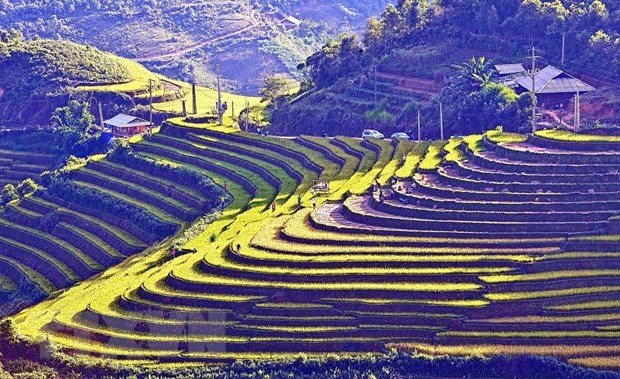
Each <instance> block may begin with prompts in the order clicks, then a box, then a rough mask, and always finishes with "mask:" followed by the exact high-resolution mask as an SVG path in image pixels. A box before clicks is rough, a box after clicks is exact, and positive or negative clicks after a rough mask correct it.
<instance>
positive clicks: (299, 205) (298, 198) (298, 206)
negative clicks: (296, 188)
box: [297, 195, 301, 209]
mask: <svg viewBox="0 0 620 379" xmlns="http://www.w3.org/2000/svg"><path fill="white" fill-rule="evenodd" d="M297 209H301V195H297Z"/></svg>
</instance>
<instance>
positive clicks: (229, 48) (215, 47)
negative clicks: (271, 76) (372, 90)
mask: <svg viewBox="0 0 620 379" xmlns="http://www.w3.org/2000/svg"><path fill="white" fill-rule="evenodd" d="M385 4H387V0H373V1H368V2H362V3H361V4H358V2H356V1H350V0H344V1H343V0H339V1H336V0H330V1H327V2H316V1H307V0H300V1H286V2H283V1H274V0H264V1H259V2H252V1H249V0H217V1H212V0H208V1H207V0H200V1H186V0H174V1H151V2H143V1H137V0H127V1H122V2H100V1H94V0H86V1H80V2H79V3H78V2H17V1H9V2H0V25H3V27H6V28H17V29H19V30H21V31H22V32H23V33H24V34H25V35H26V37H28V38H32V37H33V36H34V35H39V36H41V37H45V38H54V39H56V38H65V39H70V40H72V41H75V42H80V43H90V44H92V45H94V46H97V47H98V48H101V49H103V50H106V51H111V52H114V53H116V54H118V55H121V56H124V57H128V58H133V59H138V60H140V61H141V62H144V63H145V64H146V65H147V66H148V67H149V68H151V69H157V71H159V72H161V73H163V74H166V75H168V76H170V77H174V78H177V79H181V80H186V81H198V82H199V83H201V84H211V83H213V82H214V75H213V73H214V65H215V64H217V63H219V64H221V65H222V68H223V70H222V74H223V76H224V78H225V79H227V83H228V84H229V86H230V88H233V87H234V88H242V89H244V90H245V92H247V93H248V94H255V93H257V86H258V84H259V82H260V76H261V75H263V73H275V72H279V73H286V72H288V73H290V74H296V70H295V67H296V66H297V64H298V63H299V62H301V61H302V60H303V58H304V57H305V56H307V55H309V54H310V53H311V52H312V50H313V49H314V48H316V47H318V46H319V45H320V44H322V43H324V42H325V41H326V38H327V37H328V36H330V35H331V36H334V35H337V34H338V33H339V32H340V31H342V30H351V29H353V30H358V29H359V28H360V27H361V26H363V25H364V22H365V19H366V18H367V17H368V16H370V15H372V14H375V12H379V11H380V10H381V9H382V8H383V6H385ZM288 15H294V16H295V17H297V18H299V19H301V20H304V22H303V24H302V25H301V26H300V27H299V28H296V29H291V30H287V29H286V28H283V27H281V25H280V21H281V20H282V19H283V18H284V17H286V16H288ZM326 21H327V22H328V23H326Z"/></svg>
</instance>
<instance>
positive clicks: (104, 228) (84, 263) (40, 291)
mask: <svg viewBox="0 0 620 379" xmlns="http://www.w3.org/2000/svg"><path fill="white" fill-rule="evenodd" d="M2 154H3V156H13V157H17V156H19V158H15V159H20V160H24V161H25V162H30V165H31V166H32V167H35V165H36V167H38V170H39V171H42V170H43V168H50V167H48V166H45V164H46V163H47V162H48V161H49V160H50V159H49V157H47V156H43V155H39V154H30V153H28V155H26V153H14V152H8V151H7V152H2ZM22 155H23V156H22ZM14 167H15V168H17V167H18V164H17V163H15V164H14ZM20 167H23V165H22V166H20ZM22 172H23V173H24V175H26V174H28V175H32V176H33V177H35V178H36V177H37V176H38V175H35V174H34V169H33V171H32V173H31V171H22ZM165 174H166V173H165V172H163V170H162V171H161V172H155V173H147V172H142V171H140V170H136V169H133V168H130V167H128V166H125V165H123V164H119V163H114V162H112V161H109V160H99V161H96V160H93V161H91V162H89V163H88V164H87V165H86V166H85V167H82V168H80V169H78V170H75V171H72V172H71V173H69V174H68V175H66V178H65V180H68V181H70V182H71V183H72V184H73V185H74V186H76V188H82V189H86V188H88V189H92V190H97V191H99V192H100V193H105V194H106V195H107V196H109V198H110V199H112V201H113V202H114V203H116V205H118V206H119V207H123V206H133V207H135V209H139V210H142V211H143V212H144V213H143V215H150V216H149V217H150V218H152V219H157V220H160V222H161V223H162V224H163V225H167V226H168V229H169V230H170V232H169V233H168V234H166V233H159V232H154V231H153V230H152V229H149V228H147V227H146V226H145V225H143V224H140V223H136V222H134V221H131V220H128V219H123V218H122V217H119V215H115V214H113V213H109V212H106V211H103V210H101V209H99V208H98V207H97V204H83V203H81V202H80V201H77V200H76V199H75V198H73V197H72V194H70V193H60V194H55V193H52V192H51V191H49V190H39V191H37V192H35V193H34V194H31V195H27V196H26V197H24V198H23V199H21V200H19V201H14V202H11V203H9V204H7V206H6V209H5V210H4V212H3V213H2V214H0V275H1V276H0V279H1V278H4V279H3V280H2V281H0V285H1V286H2V288H3V289H5V290H12V291H19V292H21V294H22V296H21V297H20V301H18V302H15V301H14V300H12V299H11V298H10V297H2V299H1V300H0V307H2V312H1V314H4V315H6V314H7V313H11V312H14V311H15V310H16V309H19V308H23V307H24V305H27V303H33V302H37V301H40V300H42V299H43V298H45V297H47V295H50V294H54V293H57V291H59V290H63V289H66V288H68V287H71V286H72V285H74V284H76V283H79V282H82V281H83V280H85V279H88V278H90V277H92V276H95V275H98V274H100V273H103V272H104V271H105V270H106V269H107V268H109V267H112V266H114V265H116V264H118V263H120V262H122V261H124V260H126V259H127V258H128V257H130V256H133V255H135V254H137V253H140V252H142V251H144V250H146V249H147V248H149V247H150V246H151V245H153V244H154V243H156V242H158V241H160V240H162V239H164V238H167V237H169V235H170V234H173V233H174V232H175V230H176V231H178V230H180V229H182V228H184V227H185V226H186V225H187V224H188V223H190V222H191V221H194V220H195V219H196V218H198V217H199V216H201V215H202V214H203V212H204V210H205V209H207V208H208V207H207V204H214V203H215V204H219V199H211V198H209V195H208V194H206V193H201V189H200V188H198V187H194V186H192V185H181V184H179V183H175V182H172V181H170V180H166V179H163V178H162V177H165ZM22 300H23V301H22Z"/></svg>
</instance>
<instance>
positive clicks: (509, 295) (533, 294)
mask: <svg viewBox="0 0 620 379" xmlns="http://www.w3.org/2000/svg"><path fill="white" fill-rule="evenodd" d="M617 291H620V287H619V286H605V287H581V288H568V289H562V290H547V291H545V290H541V291H530V292H499V293H489V294H486V295H484V298H485V299H488V300H491V301H511V300H513V301H514V300H533V299H545V298H554V297H565V296H575V295H592V294H599V293H611V292H617Z"/></svg>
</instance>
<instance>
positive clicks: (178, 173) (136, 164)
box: [109, 145, 227, 208]
mask: <svg viewBox="0 0 620 379" xmlns="http://www.w3.org/2000/svg"><path fill="white" fill-rule="evenodd" d="M109 159H110V161H112V162H116V163H119V164H122V165H124V166H127V167H130V168H133V169H136V170H140V171H144V172H146V173H148V174H151V175H155V176H159V177H163V178H166V179H169V180H172V181H175V182H178V183H179V184H182V185H186V186H188V187H192V188H196V189H198V190H199V191H200V192H202V193H203V194H205V196H206V197H207V200H208V203H207V207H208V208H212V207H214V206H217V205H219V200H220V199H221V198H222V197H223V196H227V194H226V192H225V191H224V190H223V189H222V188H221V187H219V186H217V185H215V183H213V181H212V180H211V179H210V178H209V177H207V176H205V175H203V174H201V173H200V172H198V171H196V170H192V169H190V168H187V167H184V166H176V165H172V164H170V163H166V162H160V161H157V160H155V159H152V158H147V157H143V156H140V155H136V154H133V152H132V151H131V148H130V147H129V146H127V145H120V146H118V147H117V148H116V149H115V150H114V151H113V152H112V153H111V154H110V155H109Z"/></svg>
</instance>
